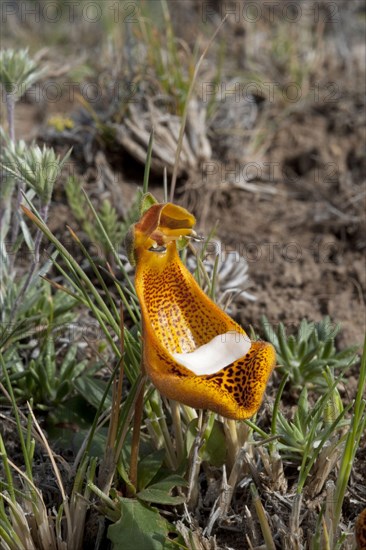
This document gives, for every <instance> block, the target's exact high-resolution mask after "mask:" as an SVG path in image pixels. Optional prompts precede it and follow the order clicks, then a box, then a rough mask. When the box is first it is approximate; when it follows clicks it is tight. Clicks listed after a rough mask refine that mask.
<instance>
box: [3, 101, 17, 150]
mask: <svg viewBox="0 0 366 550" xmlns="http://www.w3.org/2000/svg"><path fill="white" fill-rule="evenodd" d="M5 104H6V114H7V118H8V129H9V137H10V140H11V141H12V142H13V143H14V142H15V124H14V110H15V100H14V96H13V94H9V93H5Z"/></svg>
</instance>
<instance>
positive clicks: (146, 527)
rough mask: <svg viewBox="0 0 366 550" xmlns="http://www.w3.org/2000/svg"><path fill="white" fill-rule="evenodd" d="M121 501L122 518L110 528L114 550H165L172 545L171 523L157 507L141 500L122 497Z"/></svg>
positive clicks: (109, 535) (109, 534) (109, 532)
mask: <svg viewBox="0 0 366 550" xmlns="http://www.w3.org/2000/svg"><path fill="white" fill-rule="evenodd" d="M119 501H120V506H121V518H120V519H119V520H118V521H117V522H116V523H115V524H114V525H111V526H110V527H109V528H108V538H109V540H110V541H112V550H136V549H137V548H141V550H142V549H143V550H163V549H167V548H169V546H171V545H170V544H169V540H168V535H169V530H170V529H169V527H170V526H169V523H168V522H167V521H166V520H165V519H164V518H162V517H161V516H160V514H159V512H158V510H157V509H156V508H150V507H149V506H147V505H146V504H144V503H142V502H140V501H139V500H133V499H128V498H120V499H119ZM168 544H169V546H168Z"/></svg>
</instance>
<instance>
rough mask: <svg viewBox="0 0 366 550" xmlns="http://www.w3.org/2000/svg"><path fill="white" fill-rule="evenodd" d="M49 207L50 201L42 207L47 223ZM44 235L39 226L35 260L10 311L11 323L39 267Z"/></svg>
mask: <svg viewBox="0 0 366 550" xmlns="http://www.w3.org/2000/svg"><path fill="white" fill-rule="evenodd" d="M48 208H49V203H47V204H44V205H43V206H41V208H40V215H41V218H42V220H43V223H45V224H46V223H47V218H48ZM42 235H43V232H42V230H41V229H40V228H38V229H37V234H36V238H35V240H34V256H33V260H32V263H31V266H30V269H29V272H28V276H27V278H26V280H25V283H24V285H23V287H22V289H21V290H20V292H19V294H18V298H17V299H16V300H15V303H14V305H13V308H12V310H11V312H10V317H9V323H11V322H12V320H13V319H14V317H15V314H16V312H17V311H18V308H19V305H20V304H21V302H22V301H23V298H24V295H25V293H26V292H27V290H28V288H29V285H30V283H31V281H32V279H33V275H34V273H35V271H36V269H37V266H38V263H39V250H40V247H41V242H42Z"/></svg>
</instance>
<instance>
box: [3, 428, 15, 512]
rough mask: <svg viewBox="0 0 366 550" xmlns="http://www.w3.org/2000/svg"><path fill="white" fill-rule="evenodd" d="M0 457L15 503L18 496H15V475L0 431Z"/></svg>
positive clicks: (12, 499) (10, 493)
mask: <svg viewBox="0 0 366 550" xmlns="http://www.w3.org/2000/svg"><path fill="white" fill-rule="evenodd" d="M0 458H1V461H2V464H3V468H4V474H5V478H6V480H7V482H8V486H7V489H8V492H9V495H10V498H11V501H12V502H13V503H14V504H15V502H16V498H15V492H14V483H13V476H12V475H11V470H10V466H9V462H8V455H7V453H6V449H5V445H4V441H3V438H2V437H1V433H0Z"/></svg>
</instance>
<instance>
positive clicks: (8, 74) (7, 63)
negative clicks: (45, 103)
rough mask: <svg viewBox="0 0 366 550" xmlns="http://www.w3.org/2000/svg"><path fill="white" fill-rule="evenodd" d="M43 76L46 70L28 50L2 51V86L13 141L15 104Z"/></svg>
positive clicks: (0, 77)
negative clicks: (40, 66) (39, 65)
mask: <svg viewBox="0 0 366 550" xmlns="http://www.w3.org/2000/svg"><path fill="white" fill-rule="evenodd" d="M43 74H44V69H39V67H38V63H37V62H36V61H34V60H33V59H32V58H31V57H30V56H29V53H28V49H27V48H26V49H21V50H15V49H5V50H0V84H1V85H2V86H3V88H4V91H5V99H6V108H7V115H8V126H9V136H10V139H11V141H15V129H14V107H15V103H16V102H17V101H18V100H19V99H20V98H21V97H22V95H23V94H24V93H25V92H26V91H27V90H28V88H30V87H31V86H32V84H34V83H35V82H37V80H39V79H40V78H41V76H42V75H43Z"/></svg>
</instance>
